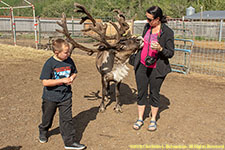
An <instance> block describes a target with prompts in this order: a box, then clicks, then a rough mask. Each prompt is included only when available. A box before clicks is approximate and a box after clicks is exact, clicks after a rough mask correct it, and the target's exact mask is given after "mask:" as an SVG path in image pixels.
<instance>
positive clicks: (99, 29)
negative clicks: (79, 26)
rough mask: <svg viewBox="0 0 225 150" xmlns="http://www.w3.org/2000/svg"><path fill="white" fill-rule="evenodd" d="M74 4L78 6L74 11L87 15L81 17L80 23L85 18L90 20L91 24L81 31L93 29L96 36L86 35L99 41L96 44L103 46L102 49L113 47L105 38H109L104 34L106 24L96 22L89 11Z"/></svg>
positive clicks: (76, 4)
mask: <svg viewBox="0 0 225 150" xmlns="http://www.w3.org/2000/svg"><path fill="white" fill-rule="evenodd" d="M74 6H75V7H76V8H78V10H75V12H78V13H84V14H86V15H87V16H85V17H82V18H81V21H80V23H83V22H84V21H86V20H88V19H89V20H91V22H92V25H90V26H89V27H88V28H87V29H84V30H82V31H83V32H88V31H93V32H95V33H96V34H97V35H98V36H95V35H93V34H88V36H90V37H92V38H93V39H95V40H97V41H99V42H100V43H98V44H97V45H100V47H104V49H110V48H114V46H113V45H111V44H109V43H108V41H107V39H109V38H108V37H107V36H106V29H107V24H103V23H101V22H100V23H97V22H96V21H95V19H94V18H93V17H92V16H91V15H90V13H89V12H88V11H87V10H86V8H85V7H84V6H83V5H81V4H78V3H74Z"/></svg>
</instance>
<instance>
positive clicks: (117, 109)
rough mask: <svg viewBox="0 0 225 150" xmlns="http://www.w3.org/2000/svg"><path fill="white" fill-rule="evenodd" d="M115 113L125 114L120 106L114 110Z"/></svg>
mask: <svg viewBox="0 0 225 150" xmlns="http://www.w3.org/2000/svg"><path fill="white" fill-rule="evenodd" d="M114 111H115V112H116V113H122V112H123V111H122V109H121V107H118V106H117V107H115V108H114Z"/></svg>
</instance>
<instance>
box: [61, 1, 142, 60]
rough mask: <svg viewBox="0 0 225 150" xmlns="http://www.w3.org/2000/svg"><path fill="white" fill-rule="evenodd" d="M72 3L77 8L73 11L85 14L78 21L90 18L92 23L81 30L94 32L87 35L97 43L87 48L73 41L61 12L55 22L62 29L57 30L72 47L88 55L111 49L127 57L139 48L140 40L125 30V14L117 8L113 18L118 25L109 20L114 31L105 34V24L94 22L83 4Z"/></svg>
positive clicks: (126, 26) (126, 28) (126, 24)
mask: <svg viewBox="0 0 225 150" xmlns="http://www.w3.org/2000/svg"><path fill="white" fill-rule="evenodd" d="M74 5H75V7H76V8H77V9H76V10H75V12H77V13H83V14H86V16H84V17H82V18H81V21H80V23H83V22H85V21H86V20H90V21H91V22H92V25H90V26H89V27H88V28H87V29H84V30H82V31H83V32H85V33H88V31H93V32H94V33H95V34H88V36H90V37H91V38H93V39H95V40H96V41H98V43H97V44H96V45H95V46H98V48H97V49H89V48H87V47H85V46H83V45H81V44H79V43H77V42H76V41H74V40H73V39H72V38H71V37H70V33H69V32H68V29H67V25H66V16H65V14H63V17H62V20H61V23H59V22H57V23H58V24H59V25H60V26H61V27H62V28H63V30H57V31H58V32H60V33H63V34H64V35H65V36H66V38H67V40H68V41H69V42H70V43H71V44H72V45H73V47H72V49H74V48H79V49H81V50H84V51H87V52H88V54H89V55H91V54H93V53H94V52H99V51H105V50H106V51H107V50H110V51H111V50H113V51H115V53H116V54H118V53H121V55H120V56H122V54H125V55H123V56H124V57H125V56H126V58H127V55H129V54H132V53H134V52H135V51H136V50H137V49H138V48H140V45H141V40H140V39H138V38H136V37H132V36H131V33H130V32H127V30H128V29H129V25H128V23H127V22H126V21H125V16H124V15H123V14H122V13H121V12H120V11H119V10H114V12H116V13H117V14H118V15H117V16H115V19H116V20H117V21H118V23H119V26H118V25H117V24H115V23H114V22H112V21H110V22H109V23H110V24H112V26H113V27H114V28H115V30H116V33H115V34H114V35H111V36H109V35H106V30H107V24H103V23H102V22H96V21H95V19H94V18H93V17H92V16H91V15H90V13H89V12H88V11H87V10H86V8H85V7H84V6H83V5H80V4H78V3H74ZM112 41H113V42H112ZM118 56H119V55H118ZM128 57H129V56H128Z"/></svg>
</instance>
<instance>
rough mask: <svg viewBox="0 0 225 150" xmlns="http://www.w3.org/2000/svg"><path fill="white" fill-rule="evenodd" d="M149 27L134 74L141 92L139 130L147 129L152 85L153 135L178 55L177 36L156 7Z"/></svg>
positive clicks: (151, 11)
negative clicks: (165, 86)
mask: <svg viewBox="0 0 225 150" xmlns="http://www.w3.org/2000/svg"><path fill="white" fill-rule="evenodd" d="M146 19H147V21H148V23H147V24H146V25H145V27H144V31H143V35H142V37H143V38H144V47H143V48H142V49H141V50H140V51H138V53H137V55H136V58H135V61H134V70H135V77H136V84H137V89H138V97H137V98H138V101H137V104H138V120H137V121H136V122H135V123H134V125H133V128H134V129H135V130H138V129H140V128H141V127H142V126H143V125H144V121H143V115H144V111H145V106H146V105H148V104H149V102H148V100H147V95H148V86H149V85H150V95H149V97H150V105H151V116H152V117H151V121H150V124H149V126H148V130H149V131H155V130H156V129H157V124H156V116H157V113H158V110H159V106H160V98H159V97H160V95H159V92H160V88H161V85H162V83H163V81H164V79H165V77H166V75H167V74H168V73H169V72H171V68H170V64H169V60H168V58H171V57H172V56H173V55H174V33H173V31H172V30H171V29H170V28H169V27H168V26H167V25H166V24H165V23H166V22H167V20H166V17H165V16H163V12H162V10H161V8H160V7H157V6H152V7H150V8H149V9H147V11H146Z"/></svg>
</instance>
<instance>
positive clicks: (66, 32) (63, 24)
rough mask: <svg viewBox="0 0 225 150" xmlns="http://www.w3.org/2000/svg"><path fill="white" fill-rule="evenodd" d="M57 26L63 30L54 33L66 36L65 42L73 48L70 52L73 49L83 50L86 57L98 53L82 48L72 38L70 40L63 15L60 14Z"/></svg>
mask: <svg viewBox="0 0 225 150" xmlns="http://www.w3.org/2000/svg"><path fill="white" fill-rule="evenodd" d="M57 24H58V25H59V26H61V27H62V29H63V30H58V29H56V31H57V32H59V33H62V34H64V35H65V36H66V40H67V41H68V42H70V43H71V44H72V46H73V47H72V48H71V49H72V50H73V49H74V48H79V49H81V50H84V51H86V52H88V55H92V54H93V53H94V52H97V51H98V50H95V49H89V48H87V47H84V46H83V45H80V44H78V43H77V42H76V41H75V40H74V39H73V38H71V36H70V35H71V33H69V31H68V28H67V23H66V15H65V14H64V13H63V14H62V18H61V23H60V22H58V21H57Z"/></svg>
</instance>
